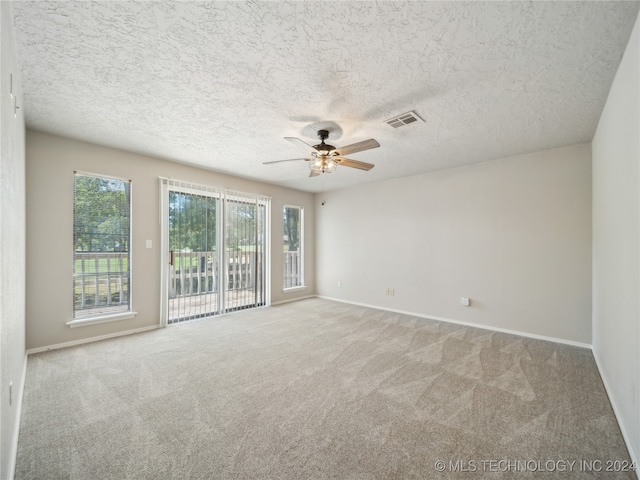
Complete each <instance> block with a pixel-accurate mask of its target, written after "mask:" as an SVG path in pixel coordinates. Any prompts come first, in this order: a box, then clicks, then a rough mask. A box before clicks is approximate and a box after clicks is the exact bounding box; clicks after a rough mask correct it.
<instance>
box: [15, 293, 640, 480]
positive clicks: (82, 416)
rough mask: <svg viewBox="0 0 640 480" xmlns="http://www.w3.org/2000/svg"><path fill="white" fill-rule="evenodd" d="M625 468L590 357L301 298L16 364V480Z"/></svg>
mask: <svg viewBox="0 0 640 480" xmlns="http://www.w3.org/2000/svg"><path fill="white" fill-rule="evenodd" d="M439 461H442V462H443V463H438V462H439ZM615 461H620V462H623V463H619V464H614V463H611V464H609V463H607V462H615ZM625 461H626V462H629V461H630V460H629V456H628V453H627V450H626V447H625V445H624V441H623V439H622V435H621V433H620V431H619V428H618V425H617V423H616V420H615V417H614V414H613V412H612V410H611V406H610V404H609V401H608V398H607V395H606V393H605V390H604V387H603V385H602V382H601V380H600V377H599V374H598V371H597V368H596V365H595V362H594V360H593V356H592V354H591V352H590V351H589V350H587V349H581V348H577V347H570V346H566V345H560V344H555V343H550V342H545V341H540V340H532V339H528V338H524V337H518V336H514V335H507V334H502V333H494V332H491V331H487V330H481V329H475V328H468V327H462V326H457V325H452V324H447V323H441V322H436V321H431V320H425V319H420V318H415V317H411V316H407V315H400V314H396V313H390V312H384V311H381V310H374V309H369V308H364V307H358V306H353V305H347V304H342V303H337V302H332V301H328V300H322V299H316V298H314V299H308V300H303V301H299V302H295V303H289V304H285V305H280V306H275V307H268V308H261V309H256V310H247V311H243V312H239V313H235V314H231V315H226V316H222V317H216V318H212V319H207V320H202V321H197V322H190V323H187V324H184V325H178V326H173V327H169V328H166V329H163V330H156V331H152V332H148V333H143V334H138V335H131V336H128V337H120V338H116V339H112V340H105V341H101V342H97V343H92V344H87V345H82V346H77V347H73V348H68V349H64V350H56V351H51V352H46V353H41V354H37V355H32V356H30V357H29V360H28V366H27V379H26V386H25V392H24V403H23V407H22V424H21V430H20V439H19V447H18V459H17V466H16V470H17V472H16V479H48V480H54V479H55V480H62V479H74V480H76V479H77V480H91V479H105V480H117V479H196V478H197V479H421V480H425V479H427V480H428V479H438V478H474V479H476V478H500V479H510V478H535V479H546V478H580V479H582V478H629V479H633V478H635V474H634V473H632V472H612V473H605V472H604V470H606V469H607V467H608V466H609V465H610V466H611V467H610V468H611V469H613V470H620V469H621V468H622V466H623V465H624V462H625ZM572 462H575V463H572Z"/></svg>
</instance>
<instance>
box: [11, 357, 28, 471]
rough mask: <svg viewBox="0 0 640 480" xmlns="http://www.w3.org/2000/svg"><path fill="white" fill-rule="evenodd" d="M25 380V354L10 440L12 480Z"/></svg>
mask: <svg viewBox="0 0 640 480" xmlns="http://www.w3.org/2000/svg"><path fill="white" fill-rule="evenodd" d="M26 379H27V354H26V353H25V355H24V365H23V367H22V378H21V379H20V389H19V390H18V398H16V399H15V401H17V403H16V423H17V425H16V426H15V429H14V430H13V438H12V439H11V457H10V462H11V468H10V470H9V478H10V479H11V480H13V478H14V477H15V474H16V460H17V458H18V439H19V437H20V419H21V418H22V397H23V395H24V384H25V380H26Z"/></svg>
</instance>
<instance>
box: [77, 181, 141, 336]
mask: <svg viewBox="0 0 640 480" xmlns="http://www.w3.org/2000/svg"><path fill="white" fill-rule="evenodd" d="M73 192H74V194H73V319H74V321H76V320H80V319H87V318H91V317H104V316H110V315H117V314H122V313H125V312H130V310H131V307H130V299H131V274H130V272H131V250H130V246H131V181H130V180H121V179H117V178H108V177H101V176H96V175H91V174H83V173H78V172H76V173H75V178H74V188H73ZM71 323H74V322H70V324H71ZM75 323H78V322H75ZM71 326H73V325H71Z"/></svg>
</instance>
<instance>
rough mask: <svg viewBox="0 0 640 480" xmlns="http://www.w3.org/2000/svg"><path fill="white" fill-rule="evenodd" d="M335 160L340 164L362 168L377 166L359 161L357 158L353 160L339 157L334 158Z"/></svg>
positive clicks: (367, 168) (369, 168)
mask: <svg viewBox="0 0 640 480" xmlns="http://www.w3.org/2000/svg"><path fill="white" fill-rule="evenodd" d="M333 161H334V162H335V163H337V164H338V165H340V166H343V167H351V168H358V169H360V170H371V169H372V168H373V167H375V165H373V164H372V163H366V162H359V161H357V160H351V159H350V158H343V157H338V158H334V159H333Z"/></svg>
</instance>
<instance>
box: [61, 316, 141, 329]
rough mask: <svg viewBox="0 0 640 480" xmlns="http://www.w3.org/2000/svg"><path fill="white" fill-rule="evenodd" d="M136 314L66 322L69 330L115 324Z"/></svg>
mask: <svg viewBox="0 0 640 480" xmlns="http://www.w3.org/2000/svg"><path fill="white" fill-rule="evenodd" d="M137 314H138V312H122V313H116V314H113V315H100V316H98V317H88V318H80V319H77V320H71V321H70V322H67V325H68V326H69V327H71V328H76V327H84V326H86V325H95V324H96V323H107V322H117V321H119V320H128V319H130V318H134V317H135V316H136V315H137Z"/></svg>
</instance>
